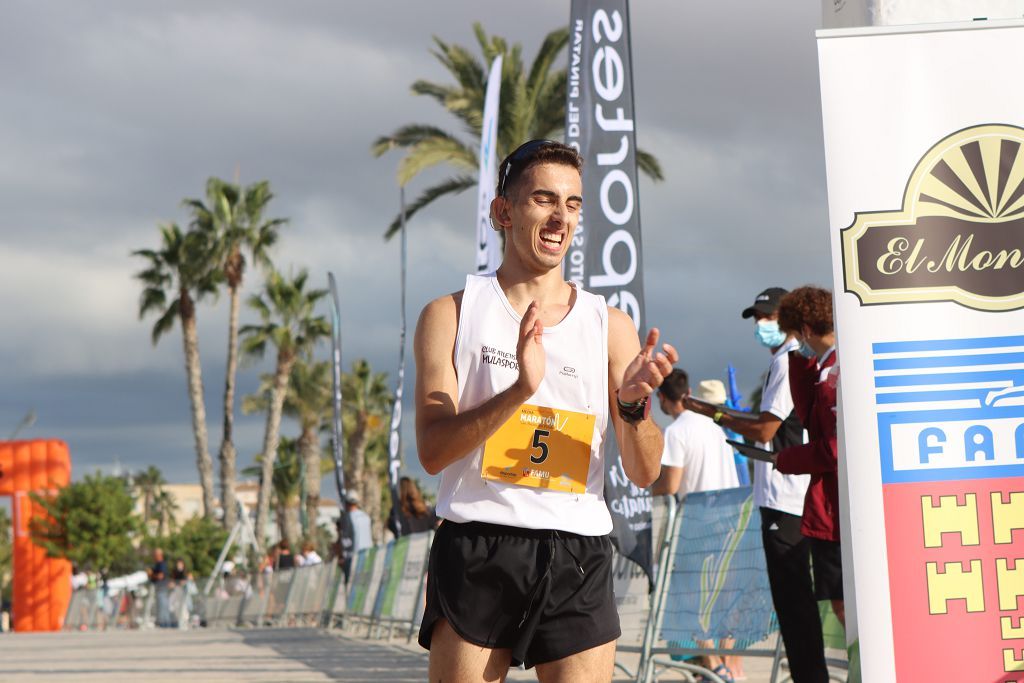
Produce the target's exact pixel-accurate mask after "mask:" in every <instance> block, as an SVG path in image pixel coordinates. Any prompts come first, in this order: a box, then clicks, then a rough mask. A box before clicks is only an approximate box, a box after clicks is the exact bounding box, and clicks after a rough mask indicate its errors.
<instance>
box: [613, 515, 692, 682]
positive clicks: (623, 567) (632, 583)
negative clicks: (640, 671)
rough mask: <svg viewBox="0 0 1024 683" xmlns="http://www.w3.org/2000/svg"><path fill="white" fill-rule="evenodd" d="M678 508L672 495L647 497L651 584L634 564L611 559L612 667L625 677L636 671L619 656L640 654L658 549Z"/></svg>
mask: <svg viewBox="0 0 1024 683" xmlns="http://www.w3.org/2000/svg"><path fill="white" fill-rule="evenodd" d="M677 510H678V505H677V503H676V499H675V496H654V497H652V498H651V553H652V555H653V560H654V575H655V581H654V582H653V583H654V585H652V581H651V580H650V579H649V578H648V577H647V572H645V571H644V570H643V568H641V567H640V565H638V564H637V563H635V562H633V561H632V560H630V559H628V558H626V557H624V556H622V555H620V554H619V553H618V552H616V553H615V556H614V564H613V567H612V571H613V575H612V581H613V586H614V590H615V606H616V608H617V609H618V612H619V628H620V630H621V631H622V635H621V636H620V637H619V641H618V643H617V645H616V648H615V657H616V660H615V668H617V669H620V670H621V671H622V672H624V673H625V674H626V675H628V676H635V675H636V674H637V672H636V671H633V670H631V669H630V667H629V665H628V664H626V663H625V662H624V661H622V655H637V654H639V655H642V654H643V651H644V635H645V634H646V632H647V622H648V619H649V617H650V615H651V602H652V600H653V598H654V596H655V595H656V594H657V582H656V577H657V576H658V569H659V567H660V566H661V565H662V564H663V563H664V558H662V557H661V553H660V549H661V548H662V547H663V546H664V539H665V536H666V534H667V533H668V531H669V530H670V529H671V528H673V525H674V524H675V518H676V513H677Z"/></svg>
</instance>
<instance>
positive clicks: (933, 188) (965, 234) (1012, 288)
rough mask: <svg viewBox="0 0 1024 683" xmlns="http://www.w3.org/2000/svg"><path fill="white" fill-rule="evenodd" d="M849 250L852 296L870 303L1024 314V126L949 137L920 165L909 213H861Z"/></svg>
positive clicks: (846, 243)
mask: <svg viewBox="0 0 1024 683" xmlns="http://www.w3.org/2000/svg"><path fill="white" fill-rule="evenodd" d="M842 249H843V271H844V278H845V284H846V291H848V292H852V293H853V294H856V295H857V297H858V298H859V299H860V300H861V303H863V304H865V305H871V304H889V303H908V302H922V301H954V302H956V303H958V304H961V305H963V306H967V307H969V308H974V309H978V310H985V311H1006V310H1012V309H1016V308H1021V307H1024V129H1022V128H1019V127H1017V126H1010V125H1005V124H988V125H983V126H973V127H971V128H966V129H964V130H961V131H959V132H957V133H954V134H952V135H950V136H948V137H946V138H944V139H943V140H941V141H940V142H938V143H937V144H936V145H935V146H933V147H932V148H931V149H930V150H928V152H927V154H925V155H924V157H922V159H921V160H920V161H919V162H918V164H917V166H916V167H915V169H914V172H913V173H912V174H911V176H910V180H909V181H908V182H907V186H906V189H905V191H904V194H903V208H902V209H901V210H899V211H877V212H864V213H858V214H856V219H855V220H854V222H853V224H852V225H851V226H850V227H848V228H845V229H844V230H843V231H842Z"/></svg>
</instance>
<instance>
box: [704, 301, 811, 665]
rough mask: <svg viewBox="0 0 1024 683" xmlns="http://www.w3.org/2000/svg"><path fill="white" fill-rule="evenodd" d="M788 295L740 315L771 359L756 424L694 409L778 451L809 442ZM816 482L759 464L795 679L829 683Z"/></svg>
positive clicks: (768, 560)
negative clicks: (783, 316) (808, 500)
mask: <svg viewBox="0 0 1024 683" xmlns="http://www.w3.org/2000/svg"><path fill="white" fill-rule="evenodd" d="M787 293H788V292H787V291H786V290H785V289H782V288H781V287H769V288H768V289H765V290H764V291H763V292H761V293H760V294H758V295H757V296H756V297H755V298H754V303H753V304H751V305H750V306H748V307H747V308H745V309H744V310H743V312H742V314H741V315H742V317H743V318H744V319H746V320H749V319H751V318H753V320H754V330H753V332H754V334H753V337H754V341H755V343H757V344H758V345H759V346H761V347H763V348H764V349H765V350H766V351H767V352H768V353H769V355H770V356H771V364H770V365H769V366H768V372H767V374H766V376H765V380H764V385H763V387H762V391H761V405H760V413H759V414H758V416H757V419H756V420H749V419H738V418H735V417H732V416H730V415H727V414H725V413H724V412H717V411H715V410H713V409H708V408H706V406H705V405H702V404H695V405H694V406H692V407H691V409H694V410H697V411H699V412H702V413H703V414H705V415H707V416H708V417H711V418H712V419H715V420H716V422H718V424H720V425H722V426H723V427H725V428H726V429H730V430H732V431H734V432H736V433H738V434H740V435H741V436H743V437H744V438H746V439H747V440H748V441H754V442H756V443H757V446H759V447H760V448H764V449H767V450H772V451H781V450H782V449H784V448H787V447H789V446H796V445H800V444H803V443H804V441H805V434H804V428H803V425H802V424H800V420H799V418H798V417H797V415H796V412H795V410H794V408H793V398H792V394H791V393H790V390H789V353H790V352H791V351H795V350H797V349H799V348H800V342H799V341H797V340H796V339H795V338H794V336H793V335H791V334H787V333H786V332H783V331H782V330H781V329H779V321H778V318H779V315H778V311H779V302H780V301H781V300H782V297H783V296H785V295H786V294H787ZM809 481H810V476H809V475H806V474H783V473H782V472H780V471H778V470H777V469H776V468H775V467H774V466H772V464H771V463H767V462H761V461H754V503H755V504H756V505H757V506H758V508H759V509H760V512H761V540H762V544H763V546H764V555H765V565H766V567H767V569H768V583H769V586H770V587H771V591H772V602H773V604H774V606H775V613H776V615H777V616H778V619H779V630H780V632H781V633H782V640H783V643H785V646H786V657H787V659H788V660H789V669H790V674H791V675H792V677H793V680H794V681H795V683H808V682H809V683H827V681H828V680H829V675H828V665H827V664H826V662H825V644H824V639H823V637H822V627H821V617H820V616H819V612H818V601H817V599H816V598H815V595H814V585H813V583H812V580H811V562H810V557H811V540H810V539H809V538H808V537H806V536H804V535H803V533H802V531H801V523H802V515H803V511H804V497H805V495H806V493H807V485H808V482H809Z"/></svg>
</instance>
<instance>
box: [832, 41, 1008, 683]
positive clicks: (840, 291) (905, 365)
mask: <svg viewBox="0 0 1024 683" xmlns="http://www.w3.org/2000/svg"><path fill="white" fill-rule="evenodd" d="M818 49H819V67H820V75H821V92H822V117H823V120H824V134H825V156H826V169H827V174H828V201H829V223H830V234H831V242H832V265H833V276H834V291H835V313H836V331H837V334H838V338H839V359H840V363H841V364H842V371H841V373H842V375H841V379H840V390H839V394H840V400H839V418H840V419H839V435H840V453H839V456H840V457H839V462H840V472H839V475H840V487H841V491H842V495H841V498H842V504H843V508H842V515H841V517H842V543H843V568H844V574H845V575H844V585H845V594H846V604H847V608H846V609H847V622H848V623H847V627H848V628H847V633H848V635H847V637H848V640H849V642H850V643H851V646H852V650H853V651H857V650H859V654H860V666H861V672H862V680H863V681H872V682H874V681H931V680H960V681H979V682H980V681H984V682H985V683H995V682H998V683H1003V682H1006V681H1022V680H1024V654H1022V649H1024V609H1022V604H1021V602H1020V600H1019V598H1020V597H1021V596H1024V88H1022V87H1021V86H1020V83H1021V65H1022V64H1024V22H1000V23H995V22H976V23H971V24H945V25H932V26H917V27H904V28H903V29H902V30H899V31H894V30H892V29H884V30H876V29H865V30H861V31H849V30H847V31H822V32H820V33H819V34H818Z"/></svg>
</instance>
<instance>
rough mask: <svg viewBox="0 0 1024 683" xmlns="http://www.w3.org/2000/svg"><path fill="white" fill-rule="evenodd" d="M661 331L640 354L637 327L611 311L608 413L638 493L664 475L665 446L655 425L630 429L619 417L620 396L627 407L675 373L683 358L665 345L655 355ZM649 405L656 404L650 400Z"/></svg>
mask: <svg viewBox="0 0 1024 683" xmlns="http://www.w3.org/2000/svg"><path fill="white" fill-rule="evenodd" d="M657 344H658V330H657V328H653V329H651V331H650V332H648V333H647V340H646V345H645V346H644V347H643V348H640V339H639V338H638V337H637V334H636V328H635V327H634V326H633V321H632V320H631V319H630V318H629V316H627V315H626V314H625V313H623V312H622V311H620V310H619V309H617V308H613V307H611V306H609V307H608V407H609V413H610V415H611V418H612V424H613V425H614V426H615V436H616V438H617V439H618V444H619V452H620V453H621V454H622V466H623V468H625V470H626V476H627V477H629V480H630V481H632V482H633V483H634V484H636V485H637V486H640V487H647V486H650V485H651V484H652V483H653V482H654V481H655V480H656V479H657V478H658V473H659V472H660V471H661V453H662V449H663V446H664V442H663V439H662V436H661V430H659V429H658V425H656V424H654V421H653V420H651V419H647V420H641V421H640V422H637V423H634V424H629V423H628V422H625V421H624V420H622V418H620V417H619V409H618V406H617V403H616V392H619V393H618V396H619V398H621V399H622V401H623V402H624V403H633V402H635V401H639V400H640V399H642V398H644V397H650V396H651V394H653V392H654V391H655V390H656V389H657V388H658V387H659V386H661V383H662V381H663V380H664V379H665V377H666V376H667V375H668V374H669V373H671V372H672V365H673V364H674V363H675V362H676V361H677V360H679V354H677V353H676V350H675V349H674V348H673V347H672V346H671V345H670V344H665V345H664V346H663V347H662V351H660V352H657V353H655V350H654V348H655V346H657ZM648 400H652V399H651V398H648Z"/></svg>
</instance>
